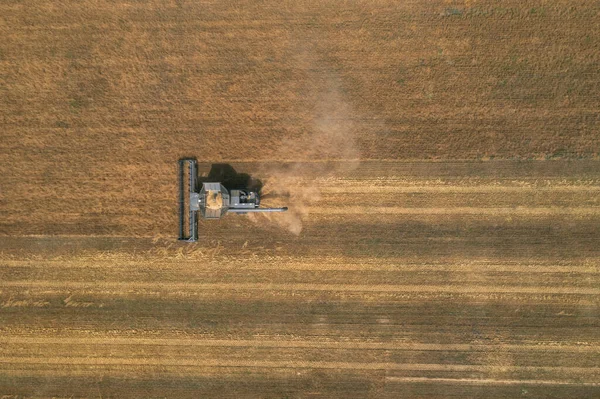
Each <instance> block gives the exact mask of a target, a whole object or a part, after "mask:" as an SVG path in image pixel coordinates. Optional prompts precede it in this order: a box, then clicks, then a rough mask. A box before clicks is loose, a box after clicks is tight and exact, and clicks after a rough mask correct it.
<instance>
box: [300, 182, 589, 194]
mask: <svg viewBox="0 0 600 399" xmlns="http://www.w3.org/2000/svg"><path fill="white" fill-rule="evenodd" d="M391 182H392V183H393V185H382V181H376V182H373V183H376V184H373V183H371V184H369V182H368V181H365V182H364V183H363V182H361V183H354V182H352V183H346V182H344V181H341V182H339V183H338V182H336V184H335V185H331V184H326V182H323V183H322V184H323V186H319V192H320V193H322V194H348V193H360V194H388V193H389V194H402V193H482V194H483V193H524V194H525V193H526V194H532V193H540V192H543V193H553V192H568V193H572V192H590V193H595V192H600V186H592V185H573V186H568V185H564V186H562V185H557V186H541V187H539V186H501V185H493V186H492V185H482V186H478V185H468V186H461V185H437V186H436V185H432V186H422V185H404V186H401V185H396V184H398V183H396V182H394V181H391ZM338 184H339V186H338ZM307 185H308V184H307Z"/></svg>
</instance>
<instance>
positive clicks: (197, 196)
mask: <svg viewBox="0 0 600 399" xmlns="http://www.w3.org/2000/svg"><path fill="white" fill-rule="evenodd" d="M186 174H187V178H186ZM285 211H287V207H284V208H260V194H259V191H258V190H252V189H250V188H244V189H241V188H238V187H236V188H235V189H227V188H226V187H225V185H223V183H222V182H202V184H201V186H200V187H199V184H198V162H197V161H196V159H193V158H185V159H180V160H179V239H180V240H183V241H188V242H196V241H198V214H200V216H201V217H202V218H203V219H220V218H221V217H223V216H224V215H225V214H226V213H227V212H229V213H238V214H245V213H250V212H285Z"/></svg>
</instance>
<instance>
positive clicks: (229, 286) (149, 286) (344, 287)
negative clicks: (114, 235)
mask: <svg viewBox="0 0 600 399" xmlns="http://www.w3.org/2000/svg"><path fill="white" fill-rule="evenodd" d="M0 288H52V289H80V290H90V291H102V290H106V289H113V290H121V291H124V292H125V291H132V290H136V289H138V290H172V291H175V290H193V291H197V290H215V291H223V290H225V291H237V290H239V291H246V290H248V291H255V290H258V291H331V292H397V293H402V292H449V293H525V294H527V293H531V294H578V295H600V288H578V287H544V286H541V287H520V286H512V287H505V286H493V285H491V286H475V285H474V286H466V287H465V286H449V285H422V286H414V285H360V284H356V285H355V284H302V283H292V284H269V283H165V282H152V283H151V282H117V281H94V282H74V281H29V280H19V281H3V282H0Z"/></svg>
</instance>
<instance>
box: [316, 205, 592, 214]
mask: <svg viewBox="0 0 600 399" xmlns="http://www.w3.org/2000/svg"><path fill="white" fill-rule="evenodd" d="M308 212H309V213H311V214H326V215H345V214H369V215H371V214H386V215H389V214H392V215H423V214H425V215H531V216H552V215H573V216H592V215H600V207H577V208H571V207H515V208H506V207H504V208H482V207H455V208H452V207H449V208H439V207H431V208H404V207H397V206H389V207H385V206H380V207H369V206H341V207H336V206H326V205H323V206H311V207H309V208H308Z"/></svg>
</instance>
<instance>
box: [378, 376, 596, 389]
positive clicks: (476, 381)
mask: <svg viewBox="0 0 600 399" xmlns="http://www.w3.org/2000/svg"><path fill="white" fill-rule="evenodd" d="M385 380H386V381H389V382H422V383H432V382H433V383H442V384H443V383H452V384H460V385H575V386H592V387H596V386H600V383H598V382H571V381H556V380H496V379H491V378H482V379H476V378H435V377H433V378H428V377H385Z"/></svg>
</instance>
